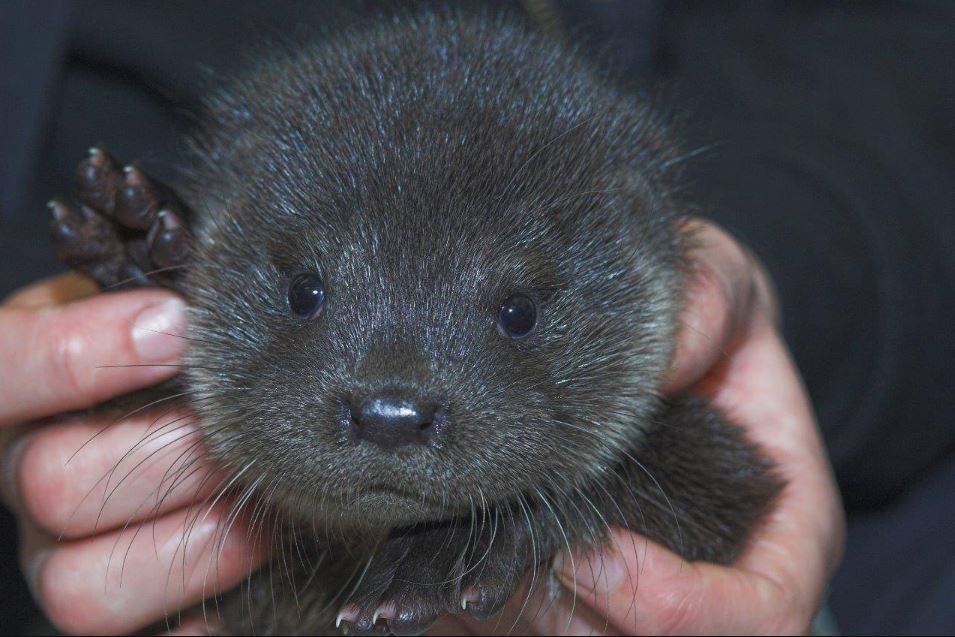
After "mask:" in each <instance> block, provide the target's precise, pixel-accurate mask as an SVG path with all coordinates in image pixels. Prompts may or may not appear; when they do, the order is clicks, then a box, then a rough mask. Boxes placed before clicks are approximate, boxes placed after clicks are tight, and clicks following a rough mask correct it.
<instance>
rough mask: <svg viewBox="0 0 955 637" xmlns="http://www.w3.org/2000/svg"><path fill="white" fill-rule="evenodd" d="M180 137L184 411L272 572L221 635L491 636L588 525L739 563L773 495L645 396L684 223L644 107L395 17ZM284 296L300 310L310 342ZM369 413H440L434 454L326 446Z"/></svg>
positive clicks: (599, 82)
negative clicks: (523, 309)
mask: <svg viewBox="0 0 955 637" xmlns="http://www.w3.org/2000/svg"><path fill="white" fill-rule="evenodd" d="M203 121H204V125H203V127H202V128H201V130H200V131H199V132H198V133H197V135H196V136H195V137H194V139H193V144H192V147H193V150H194V157H195V161H194V162H193V163H192V164H191V165H190V166H187V167H186V168H185V171H184V175H185V178H184V180H183V181H182V183H180V184H178V185H177V189H176V190H177V192H178V195H179V197H180V198H181V200H182V201H183V202H186V203H185V204H182V205H181V207H182V208H185V206H186V205H188V207H189V208H191V210H192V213H190V214H188V215H185V216H186V217H187V218H188V219H189V232H190V235H191V239H190V244H189V246H190V247H189V253H188V258H187V259H186V267H184V268H182V269H181V272H179V273H176V276H175V278H174V282H173V283H172V285H173V286H174V287H175V288H176V289H178V290H179V291H181V292H182V293H183V294H184V295H185V296H186V297H187V299H188V300H189V302H190V306H191V310H190V312H191V317H190V328H189V333H188V334H187V337H188V338H190V339H193V340H192V342H191V344H190V347H189V349H188V353H187V355H186V357H185V360H184V363H183V377H182V384H183V387H184V390H185V392H186V393H187V399H188V401H189V402H190V403H191V406H192V408H193V409H194V410H195V411H196V412H198V413H199V415H200V417H201V418H200V420H201V426H202V435H203V440H204V444H205V445H206V446H207V448H208V449H209V451H210V452H211V453H212V454H213V456H214V457H215V458H216V459H217V460H218V461H219V463H220V464H221V465H222V466H223V467H225V468H227V469H228V470H230V471H231V472H232V475H233V476H234V479H233V480H231V481H229V483H228V484H229V486H230V488H231V489H232V490H233V491H234V492H235V494H236V498H235V502H236V503H237V507H245V509H246V510H251V511H252V515H251V518H252V521H253V527H254V528H256V529H258V532H260V533H261V532H263V531H262V529H268V530H266V531H264V532H265V534H266V535H267V536H269V537H271V538H272V540H273V541H274V542H275V545H276V547H277V549H276V552H277V554H278V553H279V552H280V553H281V558H280V557H276V561H275V563H273V565H272V566H271V567H266V568H265V569H264V570H263V571H261V572H260V573H259V574H258V575H257V576H255V577H254V578H252V579H251V580H250V581H249V583H248V584H247V585H246V587H245V588H244V590H243V591H241V592H240V593H237V594H235V595H234V596H233V597H232V598H231V601H226V602H224V603H223V604H222V606H221V615H222V617H223V619H224V621H225V624H226V628H227V630H229V631H230V632H237V633H241V632H249V631H251V630H254V631H255V632H256V633H259V634H274V633H293V634H302V633H314V632H323V631H334V623H335V619H336V617H338V618H342V619H344V621H345V622H346V624H347V625H348V627H349V629H350V630H351V631H352V632H379V633H380V632H387V631H389V630H390V631H394V632H399V633H401V632H419V631H421V630H423V629H425V628H426V627H427V626H428V625H429V624H430V622H431V621H433V619H434V618H435V617H437V616H438V615H440V614H443V613H455V612H461V611H462V609H463V608H466V609H467V611H469V612H471V613H472V614H474V615H475V616H478V617H485V616H489V615H491V614H493V613H494V612H495V611H497V610H498V609H500V607H501V605H502V604H503V603H504V601H505V600H506V599H507V598H508V597H510V596H511V595H512V594H513V593H514V591H515V590H516V589H517V588H518V586H519V584H520V583H521V581H522V580H523V579H524V578H525V576H527V575H528V574H532V575H533V576H532V578H531V579H532V581H533V585H535V586H539V585H542V583H543V582H544V581H545V580H546V579H547V578H546V576H545V575H546V569H547V567H548V565H549V563H550V560H551V558H552V557H553V556H554V555H555V554H556V553H557V552H559V551H561V550H563V549H566V548H568V547H581V546H586V545H595V544H599V543H600V542H601V541H602V540H603V539H604V537H605V535H606V532H607V529H608V527H609V526H610V525H621V526H624V527H627V528H630V529H633V530H634V531H638V532H640V533H644V534H646V535H647V536H649V537H650V538H652V539H654V540H656V541H658V542H661V543H663V544H664V545H665V546H668V547H670V548H671V549H673V550H674V551H676V552H678V553H680V554H681V555H683V556H684V557H686V558H687V559H689V560H709V561H715V562H723V563H727V562H730V561H732V560H733V559H734V558H735V557H736V555H737V554H738V552H739V551H740V549H741V547H742V546H743V545H744V544H745V542H746V540H747V539H748V537H749V536H750V533H751V531H752V530H753V528H754V526H755V525H756V524H757V522H758V520H759V518H760V517H761V516H762V515H763V514H764V513H765V511H766V510H767V509H768V507H769V506H770V505H771V503H772V501H773V499H774V497H775V496H776V494H777V493H778V491H779V489H780V488H781V482H780V480H779V479H778V478H777V477H776V475H775V474H774V471H773V468H772V464H771V463H770V462H769V461H768V460H766V459H765V458H764V457H763V456H761V455H760V454H759V452H758V451H757V450H756V449H755V448H754V447H753V446H752V445H750V444H749V443H748V442H746V440H745V439H744V437H743V434H742V432H741V430H740V429H738V428H737V427H736V426H734V425H732V424H730V423H729V422H727V421H726V420H725V419H724V418H723V417H722V416H721V415H719V414H718V413H716V412H714V411H713V410H711V409H710V408H708V407H707V405H706V404H704V403H703V402H702V401H701V400H699V399H695V398H691V397H679V398H676V399H674V400H664V399H662V398H661V397H660V396H659V393H658V389H659V386H660V382H661V378H662V376H663V374H664V372H665V370H666V369H667V366H668V364H669V361H670V358H671V355H672V348H673V339H674V332H675V328H676V317H677V313H678V311H679V308H680V303H681V290H682V286H683V279H684V276H685V274H684V272H685V269H686V268H685V263H684V261H685V258H686V249H687V248H686V241H685V238H683V237H680V236H679V235H678V233H677V231H676V227H677V224H676V221H677V220H678V219H680V218H681V217H682V216H684V215H685V214H686V212H685V210H684V209H683V208H682V207H681V205H680V204H679V202H678V201H677V199H676V198H675V197H674V195H673V193H674V191H675V187H676V183H677V181H676V176H675V174H674V165H675V164H676V163H677V160H678V158H679V153H678V151H677V149H676V147H675V146H674V145H673V143H672V142H671V140H670V137H669V133H668V132H667V130H666V129H665V127H664V126H663V125H662V124H661V123H660V121H659V120H658V119H657V118H656V117H655V116H654V114H653V113H652V112H651V111H650V109H649V108H648V107H646V106H645V105H644V104H643V103H642V102H641V100H639V99H638V98H636V97H635V96H634V95H632V94H629V93H627V92H624V91H621V90H619V89H617V88H616V87H614V86H613V85H612V84H611V83H609V82H607V81H605V80H603V79H602V78H601V77H600V76H599V74H597V73H596V72H594V70H593V69H592V68H590V66H589V65H588V64H587V63H585V62H584V61H582V59H581V58H579V57H577V56H576V55H575V54H573V52H571V51H568V50H567V49H566V48H564V47H562V46H560V45H558V44H555V43H554V42H551V41H549V40H547V39H546V38H544V37H543V36H541V35H538V34H535V33H533V32H531V31H529V30H527V29H526V28H525V27H524V26H522V25H520V24H519V23H517V22H513V21H510V20H508V19H506V18H494V17H478V18H474V17H469V18H465V17H461V16H456V15H448V14H441V13H422V14H418V15H415V16H411V17H402V18H394V19H387V20H382V21H381V22H379V23H377V24H373V25H365V26H363V27H360V28H356V29H355V31H353V32H350V33H346V34H344V35H341V36H340V37H336V38H334V39H333V40H332V41H329V42H324V43H321V44H317V45H313V46H309V47H305V48H303V49H300V50H296V51H294V52H291V53H287V54H281V55H278V56H274V57H272V58H271V59H268V60H265V61H262V62H261V63H259V64H258V65H256V66H254V67H253V68H251V69H250V70H249V71H248V73H247V74H246V75H244V76H243V77H241V78H239V79H237V80H236V81H235V82H234V83H232V84H231V85H229V86H227V87H225V88H224V89H222V90H221V91H220V92H217V93H216V94H214V95H213V96H212V97H211V98H210V99H209V101H208V104H207V112H206V113H205V114H204V118H203ZM183 214H185V213H183ZM180 216H182V215H180ZM103 217H104V218H107V217H109V213H108V212H104V213H103ZM80 221H82V220H80ZM80 221H78V222H77V223H80ZM74 235H75V233H74ZM177 236H178V235H177ZM68 260H69V259H68ZM110 267H113V266H110ZM117 267H118V266H117ZM124 267H125V266H124ZM114 270H115V268H114ZM141 270H143V272H145V275H147V276H148V271H146V266H143V268H141ZM87 271H89V269H87ZM111 271H112V270H111ZM115 271H117V272H119V271H123V272H125V270H123V269H122V268H119V269H118V270H115ZM300 272H317V273H319V274H320V275H321V276H322V277H323V279H324V281H325V282H326V287H327V299H326V303H325V306H324V308H323V310H322V313H321V314H320V316H319V317H318V318H317V319H315V320H312V321H303V320H301V319H298V318H296V317H295V316H293V315H292V314H291V313H290V311H289V308H288V303H287V300H286V294H287V287H288V283H289V281H290V279H291V278H292V277H293V276H294V275H295V274H297V273H300ZM163 276H164V277H167V279H163V281H164V282H168V277H169V276H170V273H169V271H166V272H164V273H163ZM514 292H521V293H524V294H527V295H529V296H531V297H532V298H534V299H535V300H536V301H537V302H538V304H539V307H540V319H539V322H538V325H537V326H536V328H535V330H534V332H533V333H532V334H531V335H530V336H529V337H527V338H524V339H521V340H512V339H508V338H506V337H505V336H503V335H502V334H501V333H500V332H499V330H498V329H497V327H496V324H495V317H496V313H497V310H498V308H499V307H500V305H501V302H502V301H503V300H504V299H505V298H507V297H508V296H509V295H510V294H512V293H514ZM382 388H399V389H401V390H402V391H405V392H408V393H411V394H414V395H420V396H428V397H436V398H437V399H438V400H440V401H441V402H442V404H445V405H447V407H448V414H449V416H448V420H449V423H450V425H449V426H450V430H449V432H450V433H449V435H448V436H447V437H446V438H445V439H444V440H443V442H442V444H440V445H435V446H428V447H424V446H422V447H416V448H414V449H412V450H406V451H403V452H400V453H389V452H385V451H383V450H381V449H378V448H377V447H374V446H370V445H368V444H356V443H355V442H354V441H353V440H350V439H349V438H348V436H346V435H345V433H344V431H343V428H342V425H341V423H342V418H343V417H346V416H343V405H344V404H346V403H347V401H348V399H349V397H350V396H355V395H363V394H367V393H368V392H372V391H376V390H379V389H382ZM382 611H383V612H382ZM376 619H377V620H378V621H377V623H375V620H376Z"/></svg>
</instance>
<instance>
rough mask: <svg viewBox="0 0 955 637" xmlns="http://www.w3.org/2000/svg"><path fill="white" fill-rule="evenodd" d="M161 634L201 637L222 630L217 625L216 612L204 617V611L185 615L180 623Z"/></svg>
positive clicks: (215, 633) (217, 633)
mask: <svg viewBox="0 0 955 637" xmlns="http://www.w3.org/2000/svg"><path fill="white" fill-rule="evenodd" d="M159 634H160V635H163V636H164V637H187V636H188V637H200V636H205V635H220V634H222V632H221V630H219V626H217V625H216V618H215V613H209V614H207V615H206V616H205V617H203V615H202V613H199V612H194V613H189V614H188V615H186V616H185V617H183V618H182V620H181V621H180V622H179V625H177V626H175V627H174V628H171V629H169V630H167V631H165V632H162V633H159Z"/></svg>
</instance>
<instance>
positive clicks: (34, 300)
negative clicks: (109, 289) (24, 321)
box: [0, 272, 99, 308]
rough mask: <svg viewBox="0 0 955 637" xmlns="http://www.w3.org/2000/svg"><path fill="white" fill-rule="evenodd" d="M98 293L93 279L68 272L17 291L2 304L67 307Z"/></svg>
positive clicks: (22, 306) (20, 306)
mask: <svg viewBox="0 0 955 637" xmlns="http://www.w3.org/2000/svg"><path fill="white" fill-rule="evenodd" d="M98 291H99V287H98V286H97V285H96V282H95V281H93V279H91V278H89V277H86V276H83V275H82V274H78V273H76V272H68V273H66V274H60V275H58V276H54V277H50V278H48V279H42V280H40V281H37V282H36V283H33V284H31V285H28V286H27V287H25V288H22V289H20V290H17V291H16V292H14V293H13V294H11V295H10V296H8V297H7V298H6V299H3V301H2V303H0V304H2V305H5V306H8V307H19V308H40V307H48V306H51V305H53V306H55V305H65V304H67V303H70V302H72V301H77V300H79V299H84V298H86V297H88V296H93V295H94V294H96V293H97V292H98Z"/></svg>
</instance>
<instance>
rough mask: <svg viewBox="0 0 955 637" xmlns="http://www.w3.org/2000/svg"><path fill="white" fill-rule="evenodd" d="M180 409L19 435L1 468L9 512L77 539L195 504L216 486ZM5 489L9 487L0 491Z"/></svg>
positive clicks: (77, 421) (74, 421)
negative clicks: (9, 493)
mask: <svg viewBox="0 0 955 637" xmlns="http://www.w3.org/2000/svg"><path fill="white" fill-rule="evenodd" d="M204 451H205V449H204V447H203V445H202V440H201V438H200V435H199V431H198V430H197V429H196V428H195V426H194V424H193V420H192V418H191V417H190V416H188V415H187V414H185V413H183V412H182V411H180V410H173V409H170V410H168V411H160V412H158V413H157V412H155V411H150V412H145V411H144V412H142V413H138V414H135V415H133V416H131V417H129V418H127V419H125V420H123V421H121V422H115V420H114V417H113V416H109V415H105V414H104V415H100V416H98V417H92V416H86V417H83V418H79V417H76V418H70V419H66V420H65V421H61V422H58V423H56V424H49V425H45V426H43V427H39V428H36V429H35V430H33V431H31V432H29V433H27V434H25V435H24V438H23V441H22V442H21V441H18V443H17V444H16V445H15V447H14V448H13V450H12V452H11V454H10V455H8V456H7V458H6V464H8V465H9V466H10V470H11V471H12V472H13V485H14V493H15V496H14V499H15V501H16V502H17V505H16V508H17V509H18V510H19V512H20V513H21V514H22V515H27V516H29V517H30V519H31V520H32V521H33V522H34V523H35V524H37V525H39V526H40V527H41V528H43V529H44V530H45V531H47V532H48V533H51V534H53V535H55V536H60V537H66V538H78V537H83V536H86V535H91V534H94V533H102V532H104V531H108V530H111V529H114V528H117V527H119V526H122V525H128V524H131V523H134V522H137V521H140V520H143V519H146V518H151V517H155V516H157V515H161V514H163V513H166V512H169V511H172V510H175V509H178V508H180V507H182V506H185V505H187V504H189V503H191V502H195V501H199V500H201V499H202V498H204V497H205V496H207V495H208V494H209V493H211V492H212V491H213V490H214V489H215V488H216V487H217V486H219V484H220V483H221V476H220V474H219V472H217V471H216V470H215V468H213V467H212V466H211V463H209V462H207V460H206V458H205V456H204V453H203V452H204ZM8 490H9V488H8Z"/></svg>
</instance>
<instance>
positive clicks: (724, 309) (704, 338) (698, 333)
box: [664, 219, 774, 393]
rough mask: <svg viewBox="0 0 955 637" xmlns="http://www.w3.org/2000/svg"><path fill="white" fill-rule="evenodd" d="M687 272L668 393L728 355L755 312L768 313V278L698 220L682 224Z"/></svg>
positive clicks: (741, 250) (740, 249) (725, 238)
mask: <svg viewBox="0 0 955 637" xmlns="http://www.w3.org/2000/svg"><path fill="white" fill-rule="evenodd" d="M682 232H683V233H684V234H685V235H686V236H687V237H688V241H689V243H690V251H689V271H688V272H687V274H686V290H685V293H684V299H683V309H682V311H681V313H680V317H679V325H678V328H677V334H676V350H675V352H674V357H673V361H672V364H671V367H670V371H669V374H668V375H667V378H666V381H665V383H664V391H665V392H666V393H676V392H678V391H680V390H684V389H686V388H688V387H689V386H691V385H692V384H694V383H695V382H696V381H698V380H699V379H700V378H702V377H703V376H704V375H705V374H706V373H707V372H708V371H709V370H710V369H711V368H712V367H713V366H714V365H715V364H716V363H717V362H718V361H719V360H721V359H722V358H724V357H725V356H726V352H727V350H728V348H729V347H731V346H732V344H733V341H734V339H736V338H738V336H739V335H740V334H741V333H743V332H744V331H745V329H746V326H747V324H748V322H749V321H750V320H751V318H752V317H753V315H754V313H755V312H762V311H772V307H773V306H774V302H773V301H772V291H771V288H770V286H769V285H768V279H767V277H765V275H764V274H763V273H762V269H761V267H760V266H759V264H758V263H757V262H756V260H755V259H754V258H753V256H752V255H751V254H750V253H749V252H748V251H747V250H745V249H744V248H743V247H742V246H741V245H740V244H739V243H737V242H736V241H735V240H734V239H733V238H732V237H731V236H730V235H729V234H727V233H726V232H725V231H723V230H722V229H720V228H719V227H717V226H715V225H714V224H712V223H709V222H707V221H703V220H700V219H693V220H689V221H687V222H685V224H684V227H683V228H682Z"/></svg>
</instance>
